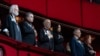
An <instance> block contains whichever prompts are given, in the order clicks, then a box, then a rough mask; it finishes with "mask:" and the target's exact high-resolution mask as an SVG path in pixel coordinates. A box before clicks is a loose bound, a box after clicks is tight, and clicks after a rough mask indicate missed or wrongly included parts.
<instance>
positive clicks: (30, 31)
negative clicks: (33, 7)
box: [20, 12, 37, 45]
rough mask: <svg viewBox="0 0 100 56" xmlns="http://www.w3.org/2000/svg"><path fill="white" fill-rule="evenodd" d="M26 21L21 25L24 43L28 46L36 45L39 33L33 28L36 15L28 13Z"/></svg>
mask: <svg viewBox="0 0 100 56" xmlns="http://www.w3.org/2000/svg"><path fill="white" fill-rule="evenodd" d="M25 20H26V21H24V22H23V23H22V24H21V25H20V28H21V32H22V36H23V37H22V41H23V42H25V43H28V44H32V45H36V37H37V31H36V29H35V28H34V26H33V24H32V23H33V21H34V15H33V14H32V13H31V12H28V13H26V18H25Z"/></svg>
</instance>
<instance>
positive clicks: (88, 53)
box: [84, 35, 96, 56]
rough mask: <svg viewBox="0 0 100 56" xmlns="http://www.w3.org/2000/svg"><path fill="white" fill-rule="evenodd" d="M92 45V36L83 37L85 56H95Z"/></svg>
mask: <svg viewBox="0 0 100 56" xmlns="http://www.w3.org/2000/svg"><path fill="white" fill-rule="evenodd" d="M91 43H92V36H91V35H86V36H85V37H84V48H85V56H95V55H96V52H95V51H94V50H93V47H92V46H91Z"/></svg>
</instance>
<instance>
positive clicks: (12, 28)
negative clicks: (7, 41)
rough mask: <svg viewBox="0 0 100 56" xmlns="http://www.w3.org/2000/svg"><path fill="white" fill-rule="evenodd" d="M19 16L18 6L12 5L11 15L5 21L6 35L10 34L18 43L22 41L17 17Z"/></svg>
mask: <svg viewBox="0 0 100 56" xmlns="http://www.w3.org/2000/svg"><path fill="white" fill-rule="evenodd" d="M18 15H19V8H18V5H16V4H14V5H11V7H10V10H9V15H8V16H7V18H6V20H5V27H4V28H5V29H4V30H3V31H4V32H6V33H9V34H8V35H9V37H11V38H12V39H15V40H17V41H22V36H21V32H20V28H19V25H18V23H17V22H16V19H15V17H16V16H18Z"/></svg>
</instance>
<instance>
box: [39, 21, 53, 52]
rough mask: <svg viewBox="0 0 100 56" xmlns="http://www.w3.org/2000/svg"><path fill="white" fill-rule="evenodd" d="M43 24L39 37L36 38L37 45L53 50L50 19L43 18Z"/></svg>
mask: <svg viewBox="0 0 100 56" xmlns="http://www.w3.org/2000/svg"><path fill="white" fill-rule="evenodd" d="M43 25H44V27H43V28H42V29H41V31H40V35H39V39H38V41H39V46H40V47H42V48H45V49H49V50H51V51H53V50H54V39H53V34H52V32H51V30H50V28H51V21H50V20H49V19H46V20H44V22H43Z"/></svg>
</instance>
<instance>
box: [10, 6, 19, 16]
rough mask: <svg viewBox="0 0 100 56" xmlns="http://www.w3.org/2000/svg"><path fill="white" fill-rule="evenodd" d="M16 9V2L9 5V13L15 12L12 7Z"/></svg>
mask: <svg viewBox="0 0 100 56" xmlns="http://www.w3.org/2000/svg"><path fill="white" fill-rule="evenodd" d="M15 8H16V9H18V5H17V4H13V5H11V6H10V10H9V13H11V14H15V13H16V12H15V11H14V9H15ZM17 14H18V13H17Z"/></svg>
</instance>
